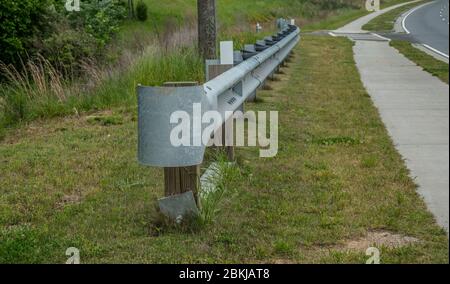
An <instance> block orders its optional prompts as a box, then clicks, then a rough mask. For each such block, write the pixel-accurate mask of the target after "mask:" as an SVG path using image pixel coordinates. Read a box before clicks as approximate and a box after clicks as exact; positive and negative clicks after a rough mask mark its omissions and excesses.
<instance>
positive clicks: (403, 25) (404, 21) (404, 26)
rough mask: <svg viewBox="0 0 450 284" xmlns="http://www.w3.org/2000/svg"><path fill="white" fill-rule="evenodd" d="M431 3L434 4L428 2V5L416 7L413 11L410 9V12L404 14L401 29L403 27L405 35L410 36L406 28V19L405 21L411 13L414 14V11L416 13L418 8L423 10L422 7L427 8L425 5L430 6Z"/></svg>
mask: <svg viewBox="0 0 450 284" xmlns="http://www.w3.org/2000/svg"><path fill="white" fill-rule="evenodd" d="M432 3H434V2H430V3H426V4H423V5H420V6H419V7H416V8H414V9H412V10H411V11H409V12H408V14H406V15H405V17H403V20H402V27H403V30H404V31H405V32H406V33H407V34H410V33H411V32H410V31H409V30H408V29H407V28H406V19H407V18H408V17H409V16H410V15H411V14H412V13H414V12H415V11H417V10H419V9H420V8H423V7H425V6H427V5H430V4H432Z"/></svg>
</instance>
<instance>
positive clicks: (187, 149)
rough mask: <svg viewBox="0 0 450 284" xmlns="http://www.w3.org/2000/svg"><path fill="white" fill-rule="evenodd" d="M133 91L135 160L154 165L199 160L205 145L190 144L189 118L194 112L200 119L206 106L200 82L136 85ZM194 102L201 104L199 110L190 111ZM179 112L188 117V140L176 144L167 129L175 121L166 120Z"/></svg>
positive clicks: (191, 163)
mask: <svg viewBox="0 0 450 284" xmlns="http://www.w3.org/2000/svg"><path fill="white" fill-rule="evenodd" d="M137 93H138V160H139V162H140V163H141V164H143V165H146V166H154V167H187V166H193V165H199V164H201V163H202V161H203V156H204V153H205V146H204V145H203V144H200V145H196V146H194V143H193V138H194V136H193V129H194V127H193V120H194V116H200V117H196V118H197V119H198V118H200V122H201V115H203V113H204V112H206V111H208V110H209V109H210V107H209V104H208V101H207V99H206V96H205V95H204V89H203V86H191V87H145V86H138V87H137ZM194 104H199V105H200V106H201V111H200V113H194ZM180 112H182V113H184V114H185V116H186V115H187V117H188V119H189V122H188V123H189V126H190V127H189V128H190V129H189V136H190V142H191V143H190V145H188V146H178V147H177V146H174V145H173V143H172V141H171V133H172V131H173V130H174V128H175V127H177V125H178V124H177V123H171V122H170V121H171V117H172V116H173V115H174V116H175V117H179V114H180ZM177 114H178V115H177ZM176 120H178V119H176ZM200 127H202V126H200ZM202 130H203V129H202ZM197 135H198V134H197Z"/></svg>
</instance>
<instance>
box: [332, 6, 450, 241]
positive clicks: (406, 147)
mask: <svg viewBox="0 0 450 284" xmlns="http://www.w3.org/2000/svg"><path fill="white" fill-rule="evenodd" d="M415 2H417V1H415ZM405 4H407V3H405ZM399 6H401V5H396V6H394V7H391V8H389V9H385V10H381V11H379V12H377V13H372V14H370V15H368V16H366V17H363V18H360V19H358V20H356V21H355V22H353V23H350V24H348V25H346V26H344V27H342V28H341V29H338V30H336V31H335V33H341V34H342V33H348V34H349V35H348V37H349V38H351V39H352V40H353V41H355V46H354V48H353V51H354V58H355V61H356V65H357V67H358V69H359V72H360V74H361V80H362V81H363V83H364V86H365V87H366V89H367V91H368V93H369V95H370V96H371V98H372V100H373V102H374V104H375V106H376V107H377V108H378V110H379V112H380V115H381V118H382V120H383V122H384V124H385V126H386V128H387V130H388V132H389V134H390V136H391V137H392V140H393V141H394V144H395V146H396V148H397V149H398V151H399V153H400V154H401V155H402V156H403V158H404V159H405V162H406V165H407V167H408V169H409V170H410V171H411V176H412V177H413V178H414V179H415V182H416V183H417V184H418V185H419V188H418V191H419V193H420V194H421V195H422V196H423V198H424V200H425V202H426V204H427V206H428V208H429V210H430V211H431V212H432V213H433V214H434V216H435V217H436V220H437V222H438V224H439V225H441V226H442V227H444V228H445V230H446V231H447V233H448V231H449V87H448V85H447V84H445V83H443V82H442V81H440V80H439V79H438V78H436V77H433V76H432V75H431V74H429V73H428V72H425V71H423V70H422V68H421V67H419V66H417V65H416V64H415V63H414V62H412V61H410V60H408V59H407V58H406V57H404V56H403V55H402V54H400V53H399V52H398V51H397V50H396V49H395V48H393V47H391V46H390V45H389V42H388V41H387V40H382V39H380V40H374V38H371V39H364V37H355V35H350V34H351V33H362V32H364V31H363V30H362V26H363V25H364V24H366V23H367V22H369V21H370V20H372V19H373V18H374V17H376V16H378V15H381V14H383V13H386V12H388V11H390V10H392V9H395V8H396V7H399ZM374 37H375V36H374Z"/></svg>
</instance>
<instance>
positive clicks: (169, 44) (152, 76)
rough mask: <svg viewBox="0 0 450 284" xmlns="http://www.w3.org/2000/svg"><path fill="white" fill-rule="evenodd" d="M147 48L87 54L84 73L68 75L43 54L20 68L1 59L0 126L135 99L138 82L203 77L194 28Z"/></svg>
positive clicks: (175, 30)
mask: <svg viewBox="0 0 450 284" xmlns="http://www.w3.org/2000/svg"><path fill="white" fill-rule="evenodd" d="M165 35H166V36H165V37H159V38H157V40H155V41H154V42H153V43H151V44H150V45H148V46H147V47H145V48H144V50H142V51H136V54H134V55H131V54H129V53H126V54H128V56H123V57H122V59H121V60H119V63H118V64H117V65H115V66H113V67H112V66H104V67H102V66H97V65H96V64H95V62H94V61H89V60H86V61H85V62H84V63H83V64H82V66H83V71H84V78H82V79H80V80H77V81H73V80H70V79H64V76H63V75H62V74H60V73H59V72H58V71H57V70H56V68H54V67H52V65H51V64H50V63H49V62H48V61H47V60H46V59H45V58H43V57H39V58H38V59H37V60H33V61H31V60H30V61H28V62H27V63H24V64H23V65H24V67H25V68H23V69H24V71H23V72H19V71H17V70H16V69H15V68H14V67H13V66H11V65H5V64H0V72H1V73H2V74H4V76H5V77H6V78H7V83H4V84H3V85H2V86H1V88H0V129H2V128H5V127H11V126H14V125H15V124H17V123H20V122H27V121H30V120H33V119H36V118H44V117H54V116H59V115H67V114H71V113H79V112H80V111H89V110H95V109H102V108H106V107H111V106H117V105H123V104H126V105H135V104H136V95H135V88H136V85H137V84H139V83H140V84H144V85H151V86H154V85H162V84H163V83H164V82H166V81H188V80H189V81H198V82H202V80H203V77H204V71H203V70H204V65H203V63H202V60H201V59H200V57H199V56H198V55H197V52H196V48H195V46H194V45H193V42H194V41H193V38H194V33H193V32H192V29H188V30H186V29H175V28H174V29H173V30H172V32H171V33H169V34H165Z"/></svg>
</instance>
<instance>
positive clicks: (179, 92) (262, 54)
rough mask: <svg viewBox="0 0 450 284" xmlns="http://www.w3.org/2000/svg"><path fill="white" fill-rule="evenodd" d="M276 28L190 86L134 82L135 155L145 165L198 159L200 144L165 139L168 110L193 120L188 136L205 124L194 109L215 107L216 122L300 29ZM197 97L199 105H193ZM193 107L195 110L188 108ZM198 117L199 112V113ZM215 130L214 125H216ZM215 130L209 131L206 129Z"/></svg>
mask: <svg viewBox="0 0 450 284" xmlns="http://www.w3.org/2000/svg"><path fill="white" fill-rule="evenodd" d="M278 25H279V28H280V32H278V33H277V34H276V35H274V36H271V37H266V38H265V39H264V40H262V41H258V42H257V43H256V44H255V45H250V46H246V47H245V48H244V50H243V51H242V52H235V54H234V57H235V58H234V62H235V66H234V67H233V68H231V69H229V70H228V71H226V72H224V73H223V74H221V75H219V76H218V77H216V78H214V79H212V80H210V81H208V82H206V83H205V84H204V85H202V86H190V87H145V86H141V85H139V86H138V88H137V92H138V113H139V119H138V120H139V121H138V132H139V138H138V159H139V162H140V163H141V164H143V165H147V166H155V167H165V168H168V167H187V166H193V165H199V164H201V163H202V161H203V157H204V153H205V145H202V146H179V147H175V146H173V145H172V144H171V141H170V134H171V131H172V129H173V128H174V127H175V125H173V124H171V123H170V116H171V114H172V113H173V112H175V111H185V112H186V113H188V114H189V116H190V120H191V121H190V122H191V125H192V126H193V127H192V128H193V131H192V133H191V140H195V139H198V138H199V136H200V139H201V135H202V133H203V131H205V126H204V125H202V124H201V123H200V124H201V125H202V126H201V129H198V127H197V128H196V125H198V123H196V122H198V119H199V117H198V116H199V115H203V114H204V113H205V112H207V111H210V110H215V111H218V112H219V113H220V114H221V117H222V123H224V122H225V121H227V120H228V119H229V118H230V116H231V115H232V112H233V111H236V110H238V109H239V108H240V107H241V106H242V105H243V104H244V102H245V101H246V100H247V99H248V98H250V97H251V96H253V95H254V94H255V93H256V90H257V89H258V88H259V87H261V86H263V84H264V82H265V80H266V79H267V78H268V77H269V76H270V75H271V74H273V73H275V71H276V70H277V69H278V67H279V66H280V65H281V64H282V63H283V62H284V60H285V59H286V57H287V56H288V55H289V53H290V52H291V51H292V49H293V48H294V46H295V45H296V44H297V43H298V42H299V40H300V29H299V28H298V27H297V26H295V25H288V24H287V22H286V21H281V22H278ZM195 103H198V104H200V106H201V110H198V111H197V112H196V111H194V109H193V104H195ZM194 112H195V114H194ZM200 122H201V117H200ZM216 130H217V129H216ZM214 132H215V130H214V131H211V133H210V134H211V135H212V134H213V133H214Z"/></svg>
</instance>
